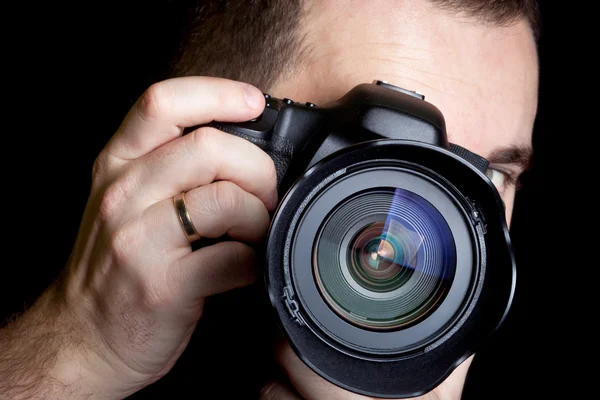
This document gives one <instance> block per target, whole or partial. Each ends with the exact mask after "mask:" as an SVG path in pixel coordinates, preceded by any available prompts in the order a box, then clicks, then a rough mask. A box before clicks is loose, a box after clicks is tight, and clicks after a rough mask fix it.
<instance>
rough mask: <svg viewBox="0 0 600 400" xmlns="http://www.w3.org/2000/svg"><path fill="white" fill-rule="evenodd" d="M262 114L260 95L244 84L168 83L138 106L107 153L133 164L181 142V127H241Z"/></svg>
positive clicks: (187, 80) (198, 80)
mask: <svg viewBox="0 0 600 400" xmlns="http://www.w3.org/2000/svg"><path fill="white" fill-rule="evenodd" d="M263 108H264V96H263V94H262V93H261V92H260V90H258V89H257V88H255V87H254V86H251V85H248V84H246V83H242V82H236V81H232V80H228V79H222V78H212V77H198V76H190V77H182V78H174V79H167V80H165V81H161V82H158V83H155V84H154V85H152V86H150V87H149V88H148V89H147V90H146V91H145V92H144V94H143V95H142V96H141V97H140V98H139V99H138V100H137V102H136V103H135V105H134V106H133V107H132V108H131V110H130V111H129V113H128V114H127V116H126V117H125V119H124V121H123V123H122V124H121V126H120V127H119V129H118V130H117V132H116V134H115V135H114V136H113V138H112V139H111V140H110V142H109V143H108V145H107V147H106V152H107V153H108V154H110V155H112V156H114V157H117V158H118V159H121V160H131V159H135V158H138V157H140V156H142V155H144V154H147V153H148V152H150V151H152V150H154V149H156V148H158V147H159V146H161V145H163V144H164V143H167V142H169V141H171V140H173V139H175V138H176V137H178V136H180V135H181V133H182V131H183V128H184V127H189V126H194V125H199V124H204V123H208V122H211V121H213V120H218V121H230V122H238V121H246V120H249V119H252V118H255V117H257V116H259V115H260V113H261V112H262V110H263Z"/></svg>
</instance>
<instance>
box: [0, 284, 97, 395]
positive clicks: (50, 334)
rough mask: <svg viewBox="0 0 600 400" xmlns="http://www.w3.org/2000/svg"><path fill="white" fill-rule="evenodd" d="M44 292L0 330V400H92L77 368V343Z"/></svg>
mask: <svg viewBox="0 0 600 400" xmlns="http://www.w3.org/2000/svg"><path fill="white" fill-rule="evenodd" d="M54 293H55V290H54V288H53V287H51V288H49V289H48V290H47V291H46V292H45V293H44V294H43V295H42V296H41V297H40V298H39V299H38V301H36V303H35V304H34V305H33V306H32V307H31V308H30V309H28V310H27V311H26V312H25V313H23V314H22V315H20V316H19V317H18V318H17V319H16V320H15V321H13V322H11V323H10V324H9V325H8V326H6V327H4V328H3V329H0V399H42V398H43V399H55V398H56V399H58V398H60V399H69V398H82V397H83V398H89V397H94V396H93V393H92V390H91V386H90V385H89V384H88V379H87V378H88V376H86V374H87V372H86V369H85V368H82V365H81V361H82V360H81V355H82V354H83V352H82V350H83V349H84V347H85V346H83V341H82V339H81V335H80V334H79V332H78V328H77V326H76V325H74V324H73V323H72V321H71V319H70V318H69V316H68V315H67V314H68V313H67V311H66V310H65V308H64V307H61V305H60V304H59V302H58V301H56V300H55V296H54Z"/></svg>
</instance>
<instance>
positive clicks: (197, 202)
mask: <svg viewBox="0 0 600 400" xmlns="http://www.w3.org/2000/svg"><path fill="white" fill-rule="evenodd" d="M263 108H264V97H263V95H262V93H261V92H260V91H259V90H258V89H256V88H254V87H252V86H250V85H247V84H243V83H239V82H234V81H229V80H225V79H216V78H206V77H187V78H178V79H172V80H167V81H163V82H160V83H158V84H155V85H153V86H152V87H150V88H149V89H148V90H147V91H146V92H145V94H144V95H143V96H142V97H141V98H140V99H139V100H138V101H137V103H136V104H135V105H134V107H133V108H132V109H131V110H130V112H129V113H128V115H127V116H126V118H125V120H124V122H123V124H122V125H121V127H120V128H119V129H118V131H117V132H116V134H115V135H114V136H113V138H112V139H111V140H110V142H109V143H108V144H107V146H106V147H105V149H104V150H103V151H102V152H101V154H100V155H99V156H98V158H97V160H96V163H95V165H94V168H93V180H92V189H91V194H90V197H89V201H88V204H87V206H86V210H85V213H84V216H83V220H82V223H81V227H80V231H79V234H78V237H77V240H76V243H75V246H74V249H73V252H72V255H71V258H70V261H69V263H68V265H67V267H66V269H65V271H64V273H63V274H62V277H61V279H60V280H59V281H58V282H57V283H56V284H55V285H53V286H52V287H51V288H50V289H49V290H48V293H46V294H45V295H44V296H42V298H43V299H44V300H43V301H42V300H41V301H40V303H43V305H37V306H36V307H33V309H32V310H31V313H29V314H30V315H27V314H28V313H26V315H25V316H24V318H22V320H23V321H27V320H30V321H34V320H36V318H34V316H33V315H35V313H38V314H45V315H52V321H49V322H46V323H44V324H41V325H40V327H39V328H36V329H41V330H43V331H44V333H48V331H49V330H53V332H54V333H56V332H55V331H56V329H54V328H51V327H57V326H59V327H61V330H60V337H61V340H60V343H61V345H60V346H59V348H57V349H55V350H53V351H55V352H56V354H53V358H52V360H53V361H52V362H49V363H48V365H49V367H48V370H47V371H44V374H43V377H40V378H41V379H40V382H47V383H48V382H50V383H48V385H51V386H52V387H53V388H54V389H56V388H57V387H69V389H70V392H69V393H74V394H75V395H77V393H76V391H75V387H79V390H80V392H81V393H80V395H82V394H83V393H85V394H86V395H88V396H89V397H102V398H123V397H125V396H127V395H129V394H131V393H133V392H135V391H137V390H139V389H141V388H142V387H144V386H146V385H148V384H150V383H152V382H154V381H156V380H158V379H159V378H160V377H162V376H163V375H165V374H166V373H167V372H168V371H169V370H170V368H171V367H172V366H173V364H174V363H175V361H176V360H177V358H178V357H179V356H180V354H181V353H182V352H183V350H184V349H185V347H186V345H187V343H188V342H189V340H190V337H191V335H192V332H193V331H194V328H195V326H196V323H197V321H198V319H199V318H200V317H201V315H202V310H203V304H204V299H205V297H207V296H210V295H212V294H215V293H218V292H223V291H228V290H231V289H233V288H236V287H240V286H244V285H248V284H250V283H252V282H253V281H254V280H255V277H256V272H255V269H254V266H253V253H254V252H253V250H252V248H251V247H250V246H249V245H248V244H253V243H259V242H260V241H261V240H262V239H264V236H265V234H266V232H267V229H268V225H269V214H268V210H272V209H273V208H274V207H275V205H276V203H277V194H276V172H275V167H274V165H273V162H272V160H271V159H270V157H269V156H268V155H267V154H266V153H264V152H263V151H262V150H260V149H259V148H258V147H256V146H254V145H253V144H251V143H250V142H248V141H246V140H243V139H240V138H237V137H235V136H233V135H229V134H226V133H223V132H220V131H218V130H215V129H212V128H207V127H203V128H200V129H197V130H196V131H194V132H192V133H190V134H187V135H185V136H182V131H183V128H184V127H190V126H195V125H199V124H205V123H208V122H210V121H212V120H219V121H232V122H233V121H244V120H248V119H252V118H255V117H257V116H258V115H260V114H261V112H262V110H263ZM181 192H186V197H185V200H186V203H187V208H188V211H189V213H190V216H191V219H192V221H193V222H194V225H195V228H196V230H197V231H198V233H199V234H200V235H201V236H202V237H206V238H217V237H221V236H222V235H224V234H227V236H228V237H229V238H231V239H232V241H227V242H220V243H218V244H215V245H212V246H208V247H203V248H201V249H199V250H197V251H194V252H192V250H191V246H190V242H189V240H188V238H187V237H186V236H185V234H184V231H183V229H182V227H181V224H180V221H179V220H178V216H177V213H176V210H175V208H174V204H173V196H175V195H177V194H179V193H181ZM49 310H50V311H49ZM23 323H24V324H25V322H23ZM32 325H36V324H35V323H34V324H32ZM29 328H30V329H33V328H32V327H31V326H30V327H29ZM19 329H20V328H19V326H18V325H17V326H16V327H15V326H13V327H12V332H13V333H14V332H15V330H16V332H18V331H19ZM25 329H26V328H25V327H23V328H22V330H25ZM9 331H10V330H9ZM57 335H58V334H57ZM17 336H18V335H13V336H11V337H13V338H14V337H17ZM39 336H40V337H43V335H41V334H40V335H39ZM14 340H18V339H14ZM40 340H43V339H40ZM11 347H12V346H11ZM50 347H52V346H49V345H48V343H47V342H46V343H45V345H44V342H42V345H40V346H39V348H40V349H47V348H50ZM43 351H46V350H43ZM43 351H42V352H43ZM48 351H49V350H48ZM15 359H16V360H17V361H18V360H19V359H24V357H21V358H19V357H18V356H17V357H14V358H13V363H17V361H15ZM2 361H5V360H2V359H0V381H2V379H3V378H4V376H3V375H2V371H3V368H2V365H1V362H2ZM6 370H10V368H8V369H6ZM13 379H16V378H13ZM56 383H58V384H59V385H56ZM38 384H42V383H38ZM9 388H10V386H9ZM56 390H58V389H56ZM40 397H45V396H40ZM57 397H61V398H64V397H67V396H57Z"/></svg>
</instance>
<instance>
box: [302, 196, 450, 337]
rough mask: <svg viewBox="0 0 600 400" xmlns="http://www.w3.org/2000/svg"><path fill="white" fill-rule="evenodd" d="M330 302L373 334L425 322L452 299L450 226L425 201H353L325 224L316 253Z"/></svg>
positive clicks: (317, 275) (380, 198) (321, 281)
mask: <svg viewBox="0 0 600 400" xmlns="http://www.w3.org/2000/svg"><path fill="white" fill-rule="evenodd" d="M313 260H314V274H315V280H316V282H317V286H318V288H319V291H320V293H321V295H322V296H323V298H324V299H325V301H326V303H327V304H328V305H329V307H330V308H332V309H333V310H334V311H335V312H336V313H337V314H338V315H340V316H341V317H342V318H344V319H345V320H346V321H348V322H350V323H353V324H355V325H358V326H360V327H363V328H368V329H377V330H381V329H398V328H402V327H407V326H410V325H413V324H415V323H417V322H418V321H420V320H422V319H423V318H425V317H426V316H428V315H429V314H431V312H433V311H434V310H435V309H436V306H437V305H439V304H440V303H441V302H442V300H443V299H444V297H445V295H446V294H447V292H448V290H449V288H450V285H451V283H452V280H453V278H454V274H455V269H456V251H455V244H454V239H453V237H452V233H451V231H450V228H449V226H448V224H447V222H446V221H445V219H444V218H443V216H442V215H441V214H440V212H439V211H438V210H437V209H436V208H435V207H434V206H433V205H431V204H430V203H429V202H428V201H427V200H425V199H424V198H423V197H421V196H419V195H417V194H415V193H413V192H411V191H409V190H405V189H398V188H373V189H369V190H367V191H364V192H362V193H359V194H356V195H353V196H351V197H350V198H349V199H346V200H345V201H343V202H342V203H341V204H340V205H339V206H338V207H336V208H335V209H334V210H333V211H332V212H331V213H330V215H329V217H328V218H327V220H326V221H325V222H324V224H323V226H322V228H321V230H320V234H319V235H318V238H317V240H316V241H315V246H314V249H313Z"/></svg>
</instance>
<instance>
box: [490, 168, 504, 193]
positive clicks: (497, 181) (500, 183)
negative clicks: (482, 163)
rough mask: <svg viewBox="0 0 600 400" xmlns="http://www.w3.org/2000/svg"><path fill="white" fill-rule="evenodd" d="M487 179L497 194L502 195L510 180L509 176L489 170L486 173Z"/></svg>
mask: <svg viewBox="0 0 600 400" xmlns="http://www.w3.org/2000/svg"><path fill="white" fill-rule="evenodd" d="M485 174H486V175H487V177H488V178H489V179H490V180H491V181H492V183H493V184H494V186H496V189H498V192H500V193H502V192H503V191H504V189H506V186H507V184H508V181H509V180H510V176H509V175H508V174H506V173H505V172H502V171H500V170H498V169H494V168H489V169H488V170H487V171H486V173H485Z"/></svg>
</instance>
